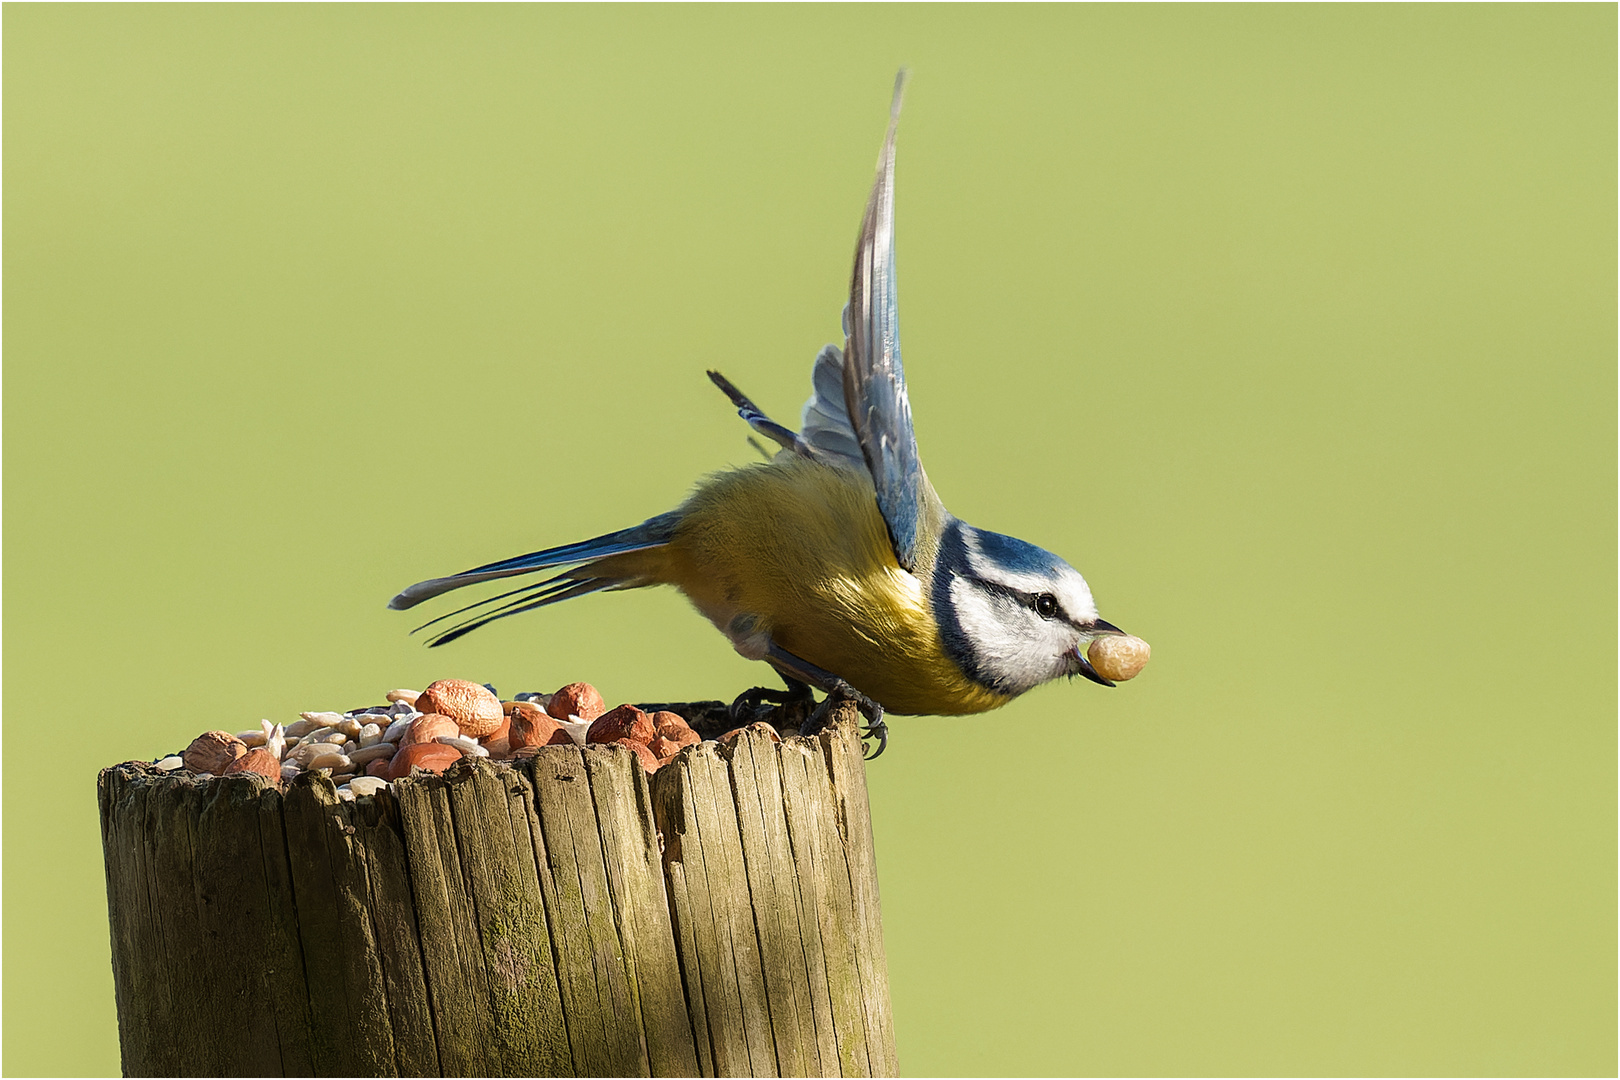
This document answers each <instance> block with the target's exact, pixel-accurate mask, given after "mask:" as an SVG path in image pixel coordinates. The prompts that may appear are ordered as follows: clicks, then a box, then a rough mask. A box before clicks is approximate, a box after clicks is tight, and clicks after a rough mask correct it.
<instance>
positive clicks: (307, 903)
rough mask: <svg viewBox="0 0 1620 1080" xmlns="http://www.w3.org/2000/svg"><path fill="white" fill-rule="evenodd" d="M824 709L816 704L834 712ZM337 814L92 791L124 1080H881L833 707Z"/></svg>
mask: <svg viewBox="0 0 1620 1080" xmlns="http://www.w3.org/2000/svg"><path fill="white" fill-rule="evenodd" d="M846 711H850V712H852V710H845V709H844V708H843V707H842V705H841V704H840V705H838V706H837V707H835V709H834V712H835V713H844V712H846ZM839 719H840V722H838V723H835V724H833V725H831V726H829V727H827V728H825V729H824V730H822V731H821V733H820V734H819V735H818V736H817V737H815V738H813V739H812V738H799V737H792V738H788V739H785V740H783V741H781V742H776V741H774V740H773V739H772V738H771V737H770V736H769V735H768V734H765V733H763V732H762V731H760V730H755V729H750V730H749V731H747V732H745V733H744V734H742V735H741V736H739V737H737V738H736V739H735V741H733V742H732V743H731V744H729V745H726V746H719V745H716V744H714V743H708V742H706V743H702V744H700V745H698V746H693V747H689V748H688V749H687V750H685V751H683V752H682V754H681V755H680V756H679V757H678V758H677V759H676V760H674V761H672V762H671V763H670V764H668V765H666V766H664V767H663V768H662V769H660V770H659V771H658V772H657V773H656V774H654V775H653V776H652V777H648V776H647V774H646V773H645V772H644V771H643V770H642V768H641V766H640V765H639V763H638V762H637V760H636V758H635V757H634V756H633V755H632V754H630V753H629V752H628V751H627V750H625V749H624V748H622V747H616V746H587V747H584V748H580V747H575V746H556V747H547V748H545V749H544V750H542V751H541V752H540V753H539V754H538V755H537V756H535V757H534V758H533V759H531V760H528V761H521V762H513V763H501V764H491V763H489V762H487V761H484V760H468V761H463V762H462V763H460V764H458V765H457V766H455V767H454V768H452V769H451V770H449V771H448V772H447V773H446V774H445V775H444V776H442V777H436V776H428V775H425V774H423V775H419V776H418V777H417V778H415V779H410V780H402V781H398V782H396V783H395V784H394V785H393V787H392V789H391V790H390V791H389V792H385V793H383V794H381V795H378V796H375V797H371V798H365V799H361V800H359V801H357V802H345V801H342V800H340V799H339V798H338V797H337V792H336V789H335V788H334V786H333V784H332V782H331V781H330V780H329V779H327V778H325V777H322V776H319V775H318V774H305V775H302V776H299V777H298V778H297V779H296V780H295V781H294V782H293V783H292V784H291V785H290V787H289V788H288V790H287V791H285V792H284V793H283V792H278V791H277V790H276V789H275V788H273V787H271V786H270V785H269V784H267V783H266V782H265V781H263V780H262V779H261V778H259V777H256V776H252V775H247V774H238V775H236V776H231V777H225V778H212V779H198V778H193V777H187V776H172V775H165V774H162V773H158V772H156V771H155V770H154V769H152V767H151V766H148V765H145V764H144V763H129V764H125V765H119V766H116V767H114V768H110V769H106V770H103V772H102V773H101V777H100V782H99V789H100V803H101V827H102V841H103V848H104V852H105V856H106V869H107V910H108V916H109V920H110V923H111V930H112V962H113V980H114V987H115V992H116V995H117V1003H118V1028H119V1042H120V1046H121V1048H122V1053H123V1069H124V1073H125V1075H128V1076H149V1075H178V1076H187V1075H214V1076H245V1075H256V1076H259V1075H264V1076H309V1075H347V1076H395V1075H398V1076H472V1075H477V1076H698V1075H702V1076H717V1075H718V1076H775V1075H782V1076H892V1075H895V1074H896V1071H897V1065H896V1061H895V1053H894V1032H893V1027H892V1024H891V1021H890V1013H889V991H888V973H887V967H886V965H885V963H884V957H883V934H882V923H881V919H880V915H879V909H878V891H877V868H876V863H875V860H874V856H873V848H872V832H871V821H870V815H869V812H868V808H867V802H866V779H865V772H864V766H863V765H862V762H861V744H860V739H859V738H858V736H857V735H856V734H855V723H854V721H855V718H854V717H852V716H842V717H840V718H839Z"/></svg>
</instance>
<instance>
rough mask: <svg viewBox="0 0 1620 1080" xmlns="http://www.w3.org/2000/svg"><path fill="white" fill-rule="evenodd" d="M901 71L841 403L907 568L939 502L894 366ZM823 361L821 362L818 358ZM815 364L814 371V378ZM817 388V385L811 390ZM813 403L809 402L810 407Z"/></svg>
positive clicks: (855, 298)
mask: <svg viewBox="0 0 1620 1080" xmlns="http://www.w3.org/2000/svg"><path fill="white" fill-rule="evenodd" d="M905 84H906V73H905V72H904V71H901V72H900V74H899V76H898V77H897V78H896V79H895V81H894V100H893V102H892V104H891V105H890V106H889V133H888V136H887V137H886V138H885V139H884V140H883V153H882V154H881V155H880V156H879V157H878V167H877V179H876V181H874V182H873V184H872V195H871V197H870V198H869V199H867V202H866V216H865V218H864V219H862V221H861V235H860V240H859V242H858V243H857V244H856V246H855V272H854V274H853V275H852V276H851V278H850V283H849V308H848V310H847V311H846V313H845V318H846V322H847V325H846V327H845V333H846V334H847V335H848V338H847V339H846V341H845V343H844V358H843V360H844V363H843V381H844V404H845V407H846V408H847V410H848V413H849V420H850V423H851V424H852V426H853V427H854V432H855V437H856V440H857V441H858V442H859V443H860V448H861V453H862V456H864V457H865V459H866V467H867V469H868V470H870V472H871V474H872V483H873V485H874V486H875V487H876V488H877V501H878V509H879V510H881V511H882V513H883V520H884V521H885V522H887V523H888V526H889V539H890V540H891V541H893V543H894V553H895V557H896V558H897V559H898V560H899V561H900V565H901V566H903V567H905V568H906V569H907V570H915V568H916V566H917V563H918V562H919V559H920V558H921V557H922V556H923V555H924V554H925V552H926V551H928V550H931V549H932V547H933V544H934V541H935V540H936V537H935V536H934V535H933V532H934V531H937V529H938V524H939V521H940V519H941V517H942V513H941V511H942V508H941V507H940V503H939V497H938V496H937V495H935V494H934V489H933V488H932V486H930V485H929V483H928V477H927V476H926V475H925V474H924V473H923V468H922V462H921V461H920V460H919V459H918V456H917V437H916V435H915V433H914V432H913V431H912V427H911V402H910V401H909V400H907V398H906V377H905V371H904V369H903V368H902V367H901V366H900V314H899V309H898V302H897V297H896V294H895V283H894V133H895V128H896V126H897V125H898V124H899V122H900V99H901V96H902V95H903V94H904V92H905ZM822 356H826V353H825V352H823V354H822ZM821 366H822V365H821V358H820V357H818V358H817V363H816V372H817V375H818V376H819V375H820V373H821ZM818 390H819V387H818ZM814 400H815V399H812V403H814Z"/></svg>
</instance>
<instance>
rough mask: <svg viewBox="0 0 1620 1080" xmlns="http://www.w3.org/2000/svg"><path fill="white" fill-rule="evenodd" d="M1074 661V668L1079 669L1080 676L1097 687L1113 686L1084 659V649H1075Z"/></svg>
mask: <svg viewBox="0 0 1620 1080" xmlns="http://www.w3.org/2000/svg"><path fill="white" fill-rule="evenodd" d="M1074 659H1075V666H1076V667H1078V668H1079V669H1080V674H1082V675H1084V676H1085V677H1086V678H1088V679H1090V680H1091V681H1092V682H1094V683H1096V684H1097V685H1098V686H1113V685H1114V684H1113V683H1112V682H1109V681H1108V680H1107V679H1105V678H1103V677H1102V676H1101V675H1099V674H1097V669H1096V668H1094V667H1092V666H1091V661H1090V660H1088V659H1086V652H1085V650H1084V649H1080V648H1076V649H1075V650H1074Z"/></svg>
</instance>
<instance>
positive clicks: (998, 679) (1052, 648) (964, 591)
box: [931, 519, 1123, 696]
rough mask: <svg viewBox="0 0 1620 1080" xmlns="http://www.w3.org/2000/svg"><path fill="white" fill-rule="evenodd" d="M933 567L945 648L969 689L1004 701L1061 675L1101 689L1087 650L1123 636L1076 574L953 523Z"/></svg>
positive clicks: (1010, 541)
mask: <svg viewBox="0 0 1620 1080" xmlns="http://www.w3.org/2000/svg"><path fill="white" fill-rule="evenodd" d="M940 539H941V542H940V549H939V556H938V558H937V560H936V561H935V564H934V574H933V584H932V590H931V591H932V597H931V598H932V601H933V608H934V612H935V615H936V618H938V620H939V624H940V633H941V635H942V637H943V638H944V640H945V647H946V649H947V651H949V652H950V654H951V656H952V658H953V659H955V660H956V662H957V663H958V664H960V665H961V667H962V670H963V671H965V672H966V673H967V674H968V676H969V677H970V678H972V679H974V680H975V681H976V682H979V683H981V684H983V685H984V686H987V687H989V688H990V689H992V690H996V691H998V692H1000V693H1003V694H1007V695H1009V696H1016V695H1018V694H1022V693H1023V692H1024V691H1026V690H1029V689H1032V688H1033V687H1036V686H1039V685H1040V684H1041V683H1043V682H1047V681H1049V680H1051V679H1055V678H1057V677H1058V676H1060V675H1070V676H1073V675H1084V676H1085V677H1086V678H1088V679H1090V680H1091V681H1093V682H1096V683H1101V684H1102V685H1103V686H1112V685H1114V684H1113V683H1111V682H1109V681H1108V680H1107V679H1104V678H1103V677H1102V676H1101V675H1098V674H1097V672H1096V671H1095V670H1093V669H1092V666H1091V662H1090V661H1089V660H1087V659H1086V646H1087V645H1089V644H1090V643H1091V641H1092V640H1093V639H1094V638H1097V637H1101V636H1102V635H1104V634H1118V633H1122V632H1123V631H1121V630H1120V629H1119V628H1118V627H1117V626H1114V625H1113V624H1112V623H1109V622H1105V621H1103V620H1102V619H1100V618H1098V616H1097V605H1096V603H1095V601H1093V600H1092V598H1091V588H1090V586H1088V585H1087V584H1086V579H1085V578H1083V577H1081V576H1080V572H1079V571H1078V570H1076V569H1075V568H1074V567H1072V566H1070V565H1069V564H1068V563H1066V562H1064V561H1063V560H1062V559H1060V558H1058V557H1057V556H1056V555H1053V554H1052V553H1051V552H1050V551H1046V550H1044V549H1042V548H1038V547H1036V546H1035V545H1034V544H1029V543H1025V542H1024V541H1023V540H1018V539H1016V538H1014V537H1011V536H1003V535H1001V534H1000V533H993V532H986V531H985V530H983V529H975V528H974V527H973V526H971V525H969V524H967V523H966V522H963V521H957V520H954V519H953V520H952V521H951V522H950V523H949V524H948V525H947V526H946V528H945V531H944V533H943V535H942V536H941V538H940Z"/></svg>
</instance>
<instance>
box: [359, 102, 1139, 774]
mask: <svg viewBox="0 0 1620 1080" xmlns="http://www.w3.org/2000/svg"><path fill="white" fill-rule="evenodd" d="M904 80H905V73H904V72H902V73H901V76H900V78H899V79H897V80H896V83H895V93H894V99H893V102H892V104H891V106H890V115H889V127H888V134H887V137H886V138H885V139H884V142H883V150H882V153H881V155H880V156H879V158H878V167H877V178H876V180H875V182H874V183H873V186H872V193H871V196H870V198H869V199H868V201H867V204H866V213H865V216H864V217H863V219H862V221H861V230H860V237H859V241H858V243H857V244H856V249H855V268H854V273H853V275H852V277H851V280H850V291H849V304H848V306H847V307H846V308H845V309H844V327H843V329H844V334H845V342H844V348H843V350H842V351H840V350H839V349H838V347H837V346H835V345H828V346H826V347H825V348H823V349H822V350H821V353H820V355H818V356H817V357H816V360H815V365H814V368H813V370H812V377H811V381H812V393H811V395H810V399H809V401H808V402H806V403H805V406H804V410H803V414H802V419H801V425H800V430H799V431H797V432H794V431H791V430H789V429H788V428H786V427H784V426H782V425H781V424H778V423H776V422H775V421H773V420H771V419H770V418H769V417H767V416H766V415H765V414H764V413H763V412H761V411H760V410H759V409H758V408H757V407H756V406H755V405H754V403H753V402H751V401H750V400H749V399H748V398H746V397H744V396H743V395H742V394H741V393H740V392H739V391H738V390H737V389H736V388H735V387H733V386H732V385H731V383H729V382H728V381H727V380H726V379H725V378H724V377H723V376H721V375H719V374H718V373H716V372H710V373H709V376H710V378H711V379H713V381H714V382H715V384H716V385H718V386H719V387H720V389H721V390H723V391H724V392H725V393H726V395H727V396H728V397H730V398H731V401H732V403H733V404H734V405H735V406H736V407H737V410H738V412H739V414H740V415H741V416H742V418H743V419H745V420H746V421H747V422H748V423H749V424H750V425H751V426H752V427H753V429H754V430H755V431H757V432H758V433H760V434H761V435H763V436H765V437H766V438H769V439H770V440H772V441H773V442H775V443H777V444H778V445H779V446H780V447H781V449H780V450H778V451H777V452H776V453H775V455H774V456H773V457H771V458H770V459H769V460H768V461H766V462H764V463H760V464H755V465H751V466H746V467H743V468H739V469H732V470H730V471H726V472H722V473H719V474H717V475H715V476H712V477H710V478H708V479H706V480H704V481H702V482H701V483H700V484H699V485H698V487H697V489H696V490H695V491H694V492H693V493H692V495H691V496H690V497H689V498H688V499H687V500H686V501H685V502H684V503H683V504H682V505H681V506H680V507H679V508H677V509H675V510H672V511H670V512H669V513H666V514H660V515H658V516H657V517H654V518H650V519H648V520H647V521H644V522H642V523H641V524H640V525H637V526H635V527H633V528H629V529H624V530H622V531H620V532H614V533H609V534H607V535H606V536H598V537H595V538H594V539H590V540H583V541H580V542H579V543H574V544H565V545H563V546H562V547H553V548H547V549H545V550H544V551H536V552H531V553H530V554H527V555H518V556H516V557H514V558H510V559H503V560H501V561H500V562H494V563H490V564H488V565H486V566H478V567H474V568H473V569H471V570H467V571H465V572H463V573H460V574H455V575H453V576H451V577H443V578H434V579H432V580H430V581H424V582H421V583H420V584H417V585H412V586H411V587H410V588H408V589H406V590H405V591H404V592H401V593H400V594H399V595H398V596H396V597H394V599H393V600H392V601H391V602H390V604H389V606H390V607H392V608H409V607H414V606H415V605H416V604H419V603H421V602H422V601H423V600H427V599H429V598H430V597H434V596H438V595H439V594H440V593H444V592H448V591H450V590H451V589H459V588H461V587H462V586H464V585H471V584H474V583H477V582H482V581H491V580H494V579H497V578H506V577H512V576H515V575H522V574H532V573H534V572H536V571H539V570H545V569H551V568H558V567H567V568H568V569H564V570H562V571H561V572H560V573H557V574H555V575H553V576H550V577H547V578H545V579H544V580H542V581H539V582H534V583H531V584H528V585H525V586H523V587H521V588H518V589H515V590H512V591H510V592H506V593H502V594H500V595H498V596H495V597H492V598H490V599H488V600H485V601H482V602H480V603H477V604H473V605H471V606H469V607H466V608H462V609H461V610H459V611H456V612H452V613H451V614H450V615H446V616H443V617H442V619H436V620H434V623H438V622H441V621H442V620H443V619H449V618H452V617H454V616H457V615H464V616H467V617H466V618H465V619H464V620H463V621H462V622H460V623H457V624H454V625H452V626H451V627H449V628H448V629H444V630H441V631H439V632H438V633H437V634H436V636H435V637H433V638H432V639H431V641H430V644H432V645H443V644H445V643H447V642H450V641H454V640H455V639H456V638H459V637H461V636H462V635H463V634H466V633H468V632H470V631H472V630H475V629H477V628H478V627H480V626H484V625H487V624H488V623H491V622H494V621H495V620H496V619H504V618H506V617H507V616H509V615H516V614H518V613H519V612H524V611H530V610H532V609H534V608H540V607H545V606H547V605H550V604H555V603H558V602H559V601H562V600H570V599H573V598H574V597H576V596H584V595H585V594H587V593H594V592H602V591H605V590H618V589H637V588H643V587H645V586H649V585H673V586H674V587H675V588H677V589H679V590H680V591H681V592H682V593H684V594H685V595H686V597H687V598H688V599H689V600H690V601H691V602H692V604H693V606H695V607H696V608H697V609H698V611H699V612H701V613H702V614H703V615H704V616H705V617H706V618H708V620H709V621H710V622H712V623H713V624H714V625H715V626H716V627H718V628H719V630H720V632H721V633H723V634H725V635H726V637H727V638H729V639H730V641H731V644H732V647H733V648H735V649H736V650H737V652H738V653H740V654H741V655H743V656H745V657H747V658H748V659H750V660H763V661H765V662H766V663H768V664H770V665H771V666H772V667H774V668H775V669H776V670H777V672H778V673H779V674H781V675H782V676H783V678H784V679H785V680H786V681H787V683H788V685H789V688H790V690H796V691H801V692H805V693H808V689H807V687H810V686H813V687H818V688H820V689H822V690H824V691H827V692H829V693H831V692H834V691H840V692H844V693H850V692H853V694H854V695H855V697H856V700H857V701H858V702H859V704H860V707H861V710H862V712H863V713H864V714H865V715H866V716H867V717H868V718H869V719H870V721H871V724H872V728H871V729H870V730H872V731H873V733H875V734H878V735H879V736H886V729H885V728H884V727H883V723H882V717H883V714H884V712H885V711H887V712H892V713H899V714H909V715H923V714H927V715H960V714H965V713H977V712H983V711H985V710H987V709H995V708H999V707H1000V706H1002V705H1005V704H1006V703H1007V702H1009V701H1011V700H1012V699H1013V698H1015V697H1017V696H1018V695H1019V694H1022V693H1024V692H1025V691H1026V690H1029V689H1031V688H1033V687H1036V686H1039V685H1040V684H1041V683H1044V682H1047V681H1049V680H1051V679H1055V678H1057V677H1058V676H1060V675H1062V676H1074V675H1083V676H1085V677H1086V678H1088V679H1090V680H1091V681H1093V682H1095V683H1099V684H1101V685H1103V686H1112V685H1114V684H1113V683H1112V682H1110V681H1108V680H1107V679H1105V678H1103V677H1102V676H1101V675H1099V674H1098V673H1097V672H1096V671H1095V670H1094V669H1093V667H1092V665H1091V663H1090V662H1089V661H1088V660H1087V657H1086V648H1087V646H1088V645H1089V643H1090V642H1091V641H1092V640H1093V639H1094V638H1096V637H1098V636H1101V635H1105V634H1119V633H1121V632H1122V631H1120V630H1119V629H1118V628H1117V627H1115V626H1113V625H1112V624H1110V623H1107V622H1104V621H1103V620H1102V619H1101V618H1099V617H1098V614H1097V605H1096V603H1095V601H1094V600H1093V599H1092V595H1091V589H1090V588H1089V587H1088V586H1087V585H1086V580H1085V578H1083V577H1081V576H1080V574H1079V572H1078V571H1076V570H1075V569H1074V567H1072V566H1070V565H1069V564H1068V563H1066V562H1064V561H1063V560H1062V559H1060V558H1058V557H1057V556H1056V555H1053V554H1052V553H1051V552H1048V551H1045V550H1042V549H1041V548H1038V547H1036V546H1035V545H1034V544H1030V543H1026V542H1025V541H1023V540H1018V539H1015V538H1013V537H1011V536H1003V535H1002V534H1000V533H993V532H988V531H986V530H984V529H978V528H975V527H974V526H972V525H969V524H968V523H967V522H965V521H962V520H960V519H959V518H956V517H955V516H953V515H952V514H951V513H950V512H949V511H947V510H946V509H945V506H944V504H943V503H942V502H941V501H940V498H939V496H938V495H937V494H936V493H935V491H934V488H933V485H931V484H930V483H929V482H928V474H927V473H926V472H924V471H923V467H922V462H921V461H920V460H919V458H918V454H917V440H916V437H915V435H914V434H913V431H912V423H911V404H910V402H909V401H908V400H907V397H906V384H905V377H904V372H903V370H902V368H901V365H900V332H899V320H898V311H897V304H896V294H895V266H894V141H895V128H896V125H897V122H898V120H899V115H900V99H901V93H902V90H903V87H904ZM428 625H430V626H431V625H433V623H430V624H428ZM879 749H880V752H881V746H880V748H879Z"/></svg>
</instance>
